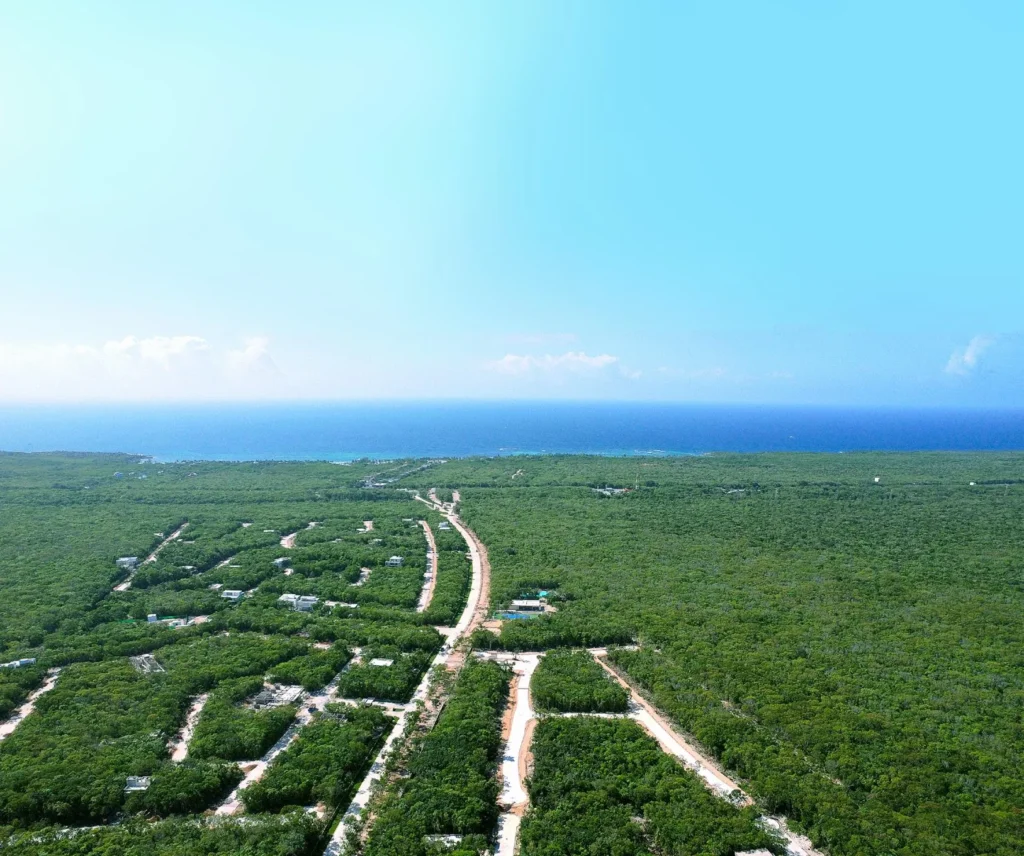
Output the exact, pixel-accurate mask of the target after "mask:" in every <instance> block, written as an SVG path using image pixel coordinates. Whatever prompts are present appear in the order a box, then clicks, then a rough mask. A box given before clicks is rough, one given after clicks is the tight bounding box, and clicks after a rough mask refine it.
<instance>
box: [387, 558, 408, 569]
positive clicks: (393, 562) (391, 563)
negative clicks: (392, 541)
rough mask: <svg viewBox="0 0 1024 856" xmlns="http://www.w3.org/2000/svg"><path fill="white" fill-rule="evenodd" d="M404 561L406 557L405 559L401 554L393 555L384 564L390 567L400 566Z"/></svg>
mask: <svg viewBox="0 0 1024 856" xmlns="http://www.w3.org/2000/svg"><path fill="white" fill-rule="evenodd" d="M403 562H405V559H403V558H402V557H401V556H392V557H391V558H390V559H388V560H387V561H386V562H385V563H384V564H385V565H387V566H388V567H389V568H400V567H402V563H403Z"/></svg>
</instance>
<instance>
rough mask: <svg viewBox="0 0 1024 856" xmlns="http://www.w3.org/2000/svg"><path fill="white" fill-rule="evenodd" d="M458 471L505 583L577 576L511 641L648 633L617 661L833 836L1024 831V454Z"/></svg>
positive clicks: (817, 833) (516, 587)
mask: <svg viewBox="0 0 1024 856" xmlns="http://www.w3.org/2000/svg"><path fill="white" fill-rule="evenodd" d="M449 467H450V469H449ZM519 469H521V470H522V474H521V475H520V476H519V477H517V478H516V480H515V482H514V483H513V482H512V481H511V475H512V473H514V472H515V471H516V470H519ZM443 473H450V481H451V483H454V484H458V485H460V486H461V487H460V492H461V495H462V513H463V516H464V518H465V519H466V520H467V522H468V523H469V525H471V526H472V527H473V528H474V529H475V531H476V532H477V534H478V535H480V536H481V538H482V539H483V540H484V542H485V543H486V544H487V545H488V549H489V553H490V558H491V564H492V568H493V577H492V603H493V604H494V605H495V606H499V607H500V606H502V605H504V604H506V603H508V601H509V600H511V599H513V598H516V597H519V596H520V594H521V592H522V591H524V590H525V589H527V588H530V587H537V586H543V587H544V588H546V589H548V590H550V591H552V592H554V593H556V594H557V598H558V600H557V601H554V602H556V603H557V605H558V608H559V611H558V613H557V614H555V615H552V616H545V617H544V618H541V619H535V620H532V621H514V622H506V623H505V625H504V628H503V632H502V643H503V644H504V645H505V646H506V647H510V648H523V649H530V648H535V647H548V646H550V645H567V644H568V645H579V644H581V643H580V641H577V640H578V637H579V635H580V633H581V632H582V629H583V628H590V630H589V631H587V632H589V633H590V634H591V638H592V639H593V640H595V641H596V640H597V639H599V638H600V637H601V636H602V635H604V636H605V637H606V639H607V641H621V638H614V639H613V638H611V637H621V636H622V635H623V634H624V635H625V636H627V637H633V638H634V639H636V640H639V642H640V643H641V646H642V649H641V651H640V652H639V653H635V654H631V653H629V652H622V653H621V654H619V655H616V660H617V661H618V662H619V663H620V664H621V665H623V666H624V667H626V669H627V670H628V671H629V673H630V675H631V676H632V677H634V679H636V680H637V681H639V682H640V683H641V684H642V685H644V686H645V687H648V688H650V691H651V692H652V697H653V699H654V701H655V702H656V703H657V704H658V705H659V706H661V707H662V708H664V709H665V710H667V711H668V712H669V713H671V714H672V715H673V716H675V717H676V718H677V719H678V720H679V722H680V723H681V724H682V725H683V726H684V728H686V729H688V730H690V731H692V732H694V733H695V734H696V735H697V736H698V737H699V738H700V739H701V740H702V741H703V742H704V743H705V744H706V745H707V746H708V748H709V749H710V750H711V751H712V752H713V753H715V754H716V755H718V756H719V758H721V759H722V760H723V761H724V762H725V763H726V764H727V765H728V766H729V767H731V768H732V769H733V770H735V771H736V772H737V773H738V774H740V776H741V777H743V778H745V779H746V780H747V783H748V786H749V788H750V789H751V791H752V792H753V793H754V795H755V796H757V797H758V798H759V799H760V800H762V801H763V803H764V805H765V806H766V807H767V808H770V809H773V810H779V811H784V812H786V813H787V814H788V815H790V816H791V818H793V819H794V820H795V821H796V822H797V823H798V824H802V825H803V826H804V828H805V829H807V830H808V831H809V832H810V834H811V837H812V838H813V839H814V840H815V841H816V842H817V843H818V844H820V845H822V846H824V847H825V848H827V849H828V850H830V851H831V853H832V854H833V856H854V854H856V856H889V854H898V855H899V856H931V854H933V853H936V852H940V853H943V854H948V856H975V854H979V853H986V854H999V856H1010V854H1017V853H1020V852H1021V850H1022V849H1024V777H1022V776H1021V775H1020V770H1021V769H1022V767H1024V728H1022V721H1024V719H1022V711H1024V665H1022V662H1021V660H1020V656H1019V652H1020V651H1021V650H1024V623H1022V622H1021V620H1020V616H1021V614H1022V612H1024V584H1022V576H1021V574H1022V568H1024V553H1022V550H1021V544H1024V456H1021V455H1018V454H945V455H944V454H908V455H900V454H846V455H750V456H738V455H722V456H717V455H716V456H708V457H702V458H685V459H661V460H651V459H632V460H629V459H592V458H591V459H588V458H552V459H547V458H544V459H533V458H518V459H516V460H515V462H514V463H513V462H511V461H501V460H494V461H484V462H476V461H472V462H469V461H467V462H452V463H451V464H450V465H447V466H446V467H444V468H442V470H440V471H439V472H437V473H433V474H431V477H437V476H439V475H441V474H443ZM424 478H426V476H425V477H424ZM876 478H877V479H878V481H877V482H876V481H875V479H876ZM971 482H974V484H973V485H972V484H971ZM473 483H476V484H480V485H484V484H493V485H495V487H494V488H477V489H472V488H466V487H465V485H467V484H473ZM562 484H564V485H567V486H560V485H562ZM568 485H571V486H568ZM603 485H611V486H618V487H623V488H628V489H629V491H628V492H626V493H622V494H618V495H613V496H607V495H605V494H602V493H600V492H598V491H596V490H594V488H597V487H600V486H603ZM585 644H586V643H585ZM591 644H592V643H591Z"/></svg>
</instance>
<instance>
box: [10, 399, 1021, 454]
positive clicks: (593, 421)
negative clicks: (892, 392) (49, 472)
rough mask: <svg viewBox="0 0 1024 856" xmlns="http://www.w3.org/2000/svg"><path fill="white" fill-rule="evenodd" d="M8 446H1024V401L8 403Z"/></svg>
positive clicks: (350, 449)
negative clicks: (831, 404) (844, 405)
mask: <svg viewBox="0 0 1024 856" xmlns="http://www.w3.org/2000/svg"><path fill="white" fill-rule="evenodd" d="M0 449H2V450H7V451H46V450H54V449H62V450H71V451H93V452H132V453H139V454H147V455H153V456H155V457H157V458H158V459H161V460H190V459H191V460H194V459H209V460H256V459H261V460H267V459H276V460H310V459H315V460H352V459H356V458H361V457H371V458H404V457H453V456H469V455H514V454H522V453H545V452H546V453H592V454H601V455H652V454H653V455H664V454H700V453H704V452H717V451H723V452H767V451H804V452H841V451H854V450H869V449H870V450H891V451H909V450H937V449H957V450H975V449H1024V411H1021V410H1002V411H982V410H895V409H886V410H880V409H874V410H870V409H841V408H810V407H750V406H745V407H739V406H725V405H688V404H637V403H583V402H579V403H576V402H574V403H568V402H545V403H527V402H519V403H516V402H502V403H456V402H449V403H444V404H438V403H424V402H418V403H417V402H404V403H395V402H392V403H372V404H371V403H363V404H352V403H350V404H294V405H285V404H275V405H242V404H232V405H203V406H199V405H187V406H186V405H159V406H157V405H150V406H140V405H133V406H113V405H110V406H103V407H100V406H68V405H63V406H31V407H30V406H20V407H11V406H7V407H0Z"/></svg>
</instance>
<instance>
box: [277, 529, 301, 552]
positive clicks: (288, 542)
mask: <svg viewBox="0 0 1024 856" xmlns="http://www.w3.org/2000/svg"><path fill="white" fill-rule="evenodd" d="M298 537H299V533H298V532H292V533H291V535H285V536H284V537H283V538H282V539H281V546H282V547H284V548H285V549H291V548H292V547H294V546H295V539H296V538H298Z"/></svg>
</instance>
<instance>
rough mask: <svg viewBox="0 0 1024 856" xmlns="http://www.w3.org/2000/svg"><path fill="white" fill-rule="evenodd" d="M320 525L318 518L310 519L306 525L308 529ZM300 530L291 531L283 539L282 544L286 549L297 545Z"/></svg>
mask: <svg viewBox="0 0 1024 856" xmlns="http://www.w3.org/2000/svg"><path fill="white" fill-rule="evenodd" d="M319 525H320V523H319V521H317V520H310V521H309V524H308V525H307V526H306V529H307V530H309V529H316V527H317V526H319ZM301 531H302V530H301V529H300V530H299V532H301ZM299 532H291V533H289V534H288V535H285V536H284V537H283V538H282V539H281V546H282V547H284V548H285V549H286V550H290V549H291V548H292V547H294V546H295V539H296V538H298V537H299Z"/></svg>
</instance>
